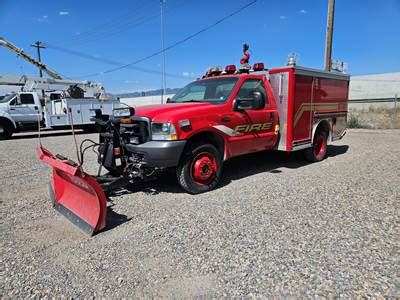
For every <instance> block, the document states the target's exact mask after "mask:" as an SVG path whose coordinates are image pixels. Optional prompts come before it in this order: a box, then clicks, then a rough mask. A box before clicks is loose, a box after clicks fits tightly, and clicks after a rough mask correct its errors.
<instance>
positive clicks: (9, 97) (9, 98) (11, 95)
mask: <svg viewBox="0 0 400 300" xmlns="http://www.w3.org/2000/svg"><path fill="white" fill-rule="evenodd" d="M15 95H16V94H10V95H6V96H4V98H3V99H1V100H0V103H6V102H8V101H10V100H11V99H12V98H14V97H15Z"/></svg>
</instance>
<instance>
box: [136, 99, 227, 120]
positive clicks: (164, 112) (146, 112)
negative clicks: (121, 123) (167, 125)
mask: <svg viewBox="0 0 400 300" xmlns="http://www.w3.org/2000/svg"><path fill="white" fill-rule="evenodd" d="M217 107H219V106H217V105H214V104H210V103H200V102H190V103H167V104H156V105H146V106H140V107H137V108H135V111H136V112H135V116H139V117H147V118H150V119H151V120H154V121H162V122H168V121H174V120H177V119H186V118H188V116H191V115H193V114H196V115H197V114H201V113H203V112H206V111H209V110H215V109H216V108H217Z"/></svg>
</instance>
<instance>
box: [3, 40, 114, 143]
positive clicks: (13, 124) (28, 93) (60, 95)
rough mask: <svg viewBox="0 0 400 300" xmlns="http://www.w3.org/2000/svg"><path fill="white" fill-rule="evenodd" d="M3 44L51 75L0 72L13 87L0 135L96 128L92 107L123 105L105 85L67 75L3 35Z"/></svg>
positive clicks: (108, 109)
mask: <svg viewBox="0 0 400 300" xmlns="http://www.w3.org/2000/svg"><path fill="white" fill-rule="evenodd" d="M0 46H4V47H5V48H7V49H8V50H10V51H11V52H13V53H15V54H17V55H18V56H20V57H22V58H24V59H25V60H26V61H28V62H30V63H32V64H33V65H35V66H36V67H38V68H39V69H40V70H42V71H44V72H46V73H47V74H48V75H49V76H50V77H51V78H43V77H27V76H21V77H18V76H6V75H0V86H7V87H13V92H11V93H10V94H8V95H6V96H5V97H4V98H2V99H0V139H8V138H10V137H11V136H12V134H13V133H14V132H17V131H21V130H32V129H37V128H38V126H40V128H43V129H65V128H68V127H70V126H71V125H74V126H76V128H82V129H87V130H92V129H93V128H94V122H93V121H91V120H90V118H91V110H93V109H98V108H99V109H101V110H102V111H105V112H106V113H108V114H111V113H112V110H113V109H114V108H117V107H119V105H120V102H119V99H116V98H110V97H108V96H107V95H106V93H105V90H104V87H103V86H102V85H101V84H99V83H92V82H90V81H82V80H78V81H77V80H69V79H63V78H62V76H61V75H60V74H58V73H57V72H55V71H54V70H52V69H50V68H48V67H47V66H46V65H44V64H43V63H41V62H39V61H37V60H35V59H34V58H33V57H31V56H30V55H28V54H27V53H25V52H24V51H23V50H22V49H20V48H17V47H16V46H15V45H13V44H12V43H10V42H8V41H6V40H5V39H4V38H1V37H0Z"/></svg>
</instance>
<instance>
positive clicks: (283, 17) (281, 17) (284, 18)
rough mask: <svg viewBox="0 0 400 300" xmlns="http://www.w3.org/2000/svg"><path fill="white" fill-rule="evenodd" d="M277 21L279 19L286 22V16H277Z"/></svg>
mask: <svg viewBox="0 0 400 300" xmlns="http://www.w3.org/2000/svg"><path fill="white" fill-rule="evenodd" d="M279 19H281V20H286V19H287V17H286V16H279Z"/></svg>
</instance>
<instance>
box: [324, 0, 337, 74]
mask: <svg viewBox="0 0 400 300" xmlns="http://www.w3.org/2000/svg"><path fill="white" fill-rule="evenodd" d="M328 1H329V3H328V17H327V20H326V23H327V24H326V43H325V71H328V72H330V71H331V67H332V38H333V20H334V15H335V0H328Z"/></svg>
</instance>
